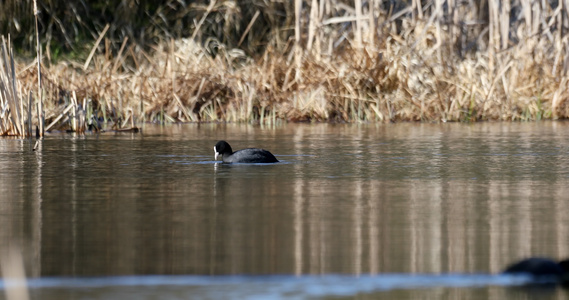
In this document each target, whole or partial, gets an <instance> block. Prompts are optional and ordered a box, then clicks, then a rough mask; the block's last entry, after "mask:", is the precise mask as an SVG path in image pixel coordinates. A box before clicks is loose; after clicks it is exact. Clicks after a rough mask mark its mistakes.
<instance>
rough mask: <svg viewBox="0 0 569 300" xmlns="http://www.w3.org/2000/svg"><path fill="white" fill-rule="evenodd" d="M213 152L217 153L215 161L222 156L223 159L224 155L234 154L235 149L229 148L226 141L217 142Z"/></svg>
mask: <svg viewBox="0 0 569 300" xmlns="http://www.w3.org/2000/svg"><path fill="white" fill-rule="evenodd" d="M213 151H214V152H215V160H217V157H219V156H220V155H221V156H222V157H223V155H231V154H233V149H231V146H229V144H228V143H227V142H226V141H219V142H217V144H215V146H214V147H213Z"/></svg>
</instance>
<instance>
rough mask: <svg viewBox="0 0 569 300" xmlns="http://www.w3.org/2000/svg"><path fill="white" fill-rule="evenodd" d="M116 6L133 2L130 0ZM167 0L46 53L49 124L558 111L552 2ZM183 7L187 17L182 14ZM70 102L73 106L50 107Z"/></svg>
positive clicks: (424, 117) (562, 113) (483, 116)
mask: <svg viewBox="0 0 569 300" xmlns="http://www.w3.org/2000/svg"><path fill="white" fill-rule="evenodd" d="M54 2H55V1H54ZM50 3H53V2H50ZM106 3H112V2H106ZM120 3H122V4H121V5H125V3H127V4H128V5H134V7H135V8H134V10H135V11H140V10H142V11H144V8H143V7H142V4H140V6H137V4H136V3H137V2H131V1H124V2H120ZM173 3H174V2H172V3H170V4H171V5H173V6H171V7H169V8H166V7H160V8H158V9H157V10H158V11H161V12H162V13H163V16H162V17H163V18H164V20H162V21H160V22H158V23H156V24H155V25H152V26H150V27H149V28H147V29H145V30H146V31H144V32H145V33H149V32H151V30H152V28H154V29H156V31H152V32H154V33H155V34H153V35H151V36H152V39H151V41H148V40H145V41H143V42H142V43H141V37H140V36H139V35H136V34H132V35H129V34H127V32H123V33H124V34H122V35H117V34H116V33H117V32H118V31H117V30H118V29H117V28H118V27H117V24H116V23H110V24H109V25H108V26H94V27H92V28H91V29H90V30H92V31H90V35H91V36H92V37H93V41H95V39H97V41H96V42H94V44H91V49H93V50H94V51H93V52H92V55H89V56H88V57H86V58H83V59H67V60H63V61H53V60H49V58H48V60H49V62H50V63H49V64H48V65H46V66H44V68H45V69H44V70H43V72H45V74H43V76H44V78H43V82H44V87H43V95H44V96H45V101H46V115H45V119H46V121H47V123H48V124H49V123H52V124H53V125H52V126H51V127H50V129H53V128H69V127H72V125H70V124H71V122H63V123H58V122H60V121H62V120H66V119H67V120H71V119H74V118H76V116H77V115H78V114H77V109H83V110H87V108H85V105H87V104H89V105H90V108H89V110H90V111H91V113H92V115H90V116H88V117H86V122H85V124H87V123H89V122H91V124H95V123H96V122H100V120H103V119H104V120H108V119H110V120H113V121H114V122H115V123H116V124H117V126H118V127H120V126H122V125H126V124H129V122H132V123H136V122H143V121H155V122H161V123H168V122H217V121H226V122H263V123H268V122H271V123H273V124H274V123H275V122H279V121H340V122H362V121H363V122H394V121H439V122H441V121H442V122H445V121H469V122H470V121H480V120H538V119H563V118H567V117H568V116H569V107H568V106H567V92H566V89H567V83H568V80H567V78H568V77H567V66H568V59H569V54H568V52H567V46H568V40H567V36H565V32H566V31H567V30H566V28H565V27H566V26H567V18H566V17H565V16H566V14H567V12H568V9H567V7H566V6H564V5H563V3H562V2H554V1H525V0H512V1H506V2H503V1H497V0H489V1H482V2H478V1H457V0H446V1H445V0H430V1H427V0H424V1H420V0H410V1H395V2H393V1H380V0H372V1H353V2H352V1H341V0H310V1H301V0H295V1H291V2H287V1H285V2H282V1H276V0H275V1H256V0H253V1H248V2H247V3H245V2H242V1H237V2H236V1H229V0H218V1H210V2H205V1H204V2H200V1H198V2H194V3H193V4H191V5H186V6H183V4H181V2H175V4H173ZM109 5H110V4H109ZM180 5H181V6H180ZM172 7H175V8H176V9H177V10H178V13H179V15H178V17H172V15H171V13H172V11H170V10H169V9H172ZM121 8H122V6H121ZM166 10H167V11H168V12H166ZM157 14H158V12H151V11H150V10H147V11H145V14H144V15H146V17H147V18H149V19H151V20H154V19H152V18H155V17H156V16H157ZM190 16H191V18H192V20H195V22H190V23H186V22H187V19H186V18H190ZM44 18H45V16H44ZM94 19H96V20H101V16H96V17H94ZM127 19H128V18H127ZM105 21H106V20H105ZM131 21H132V20H131ZM44 22H46V21H45V20H44ZM141 22H143V23H144V21H141ZM132 24H134V25H132V26H135V25H136V24H135V22H132ZM180 25H187V26H186V27H184V26H182V28H181V27H180ZM85 26H86V25H85ZM103 27H104V28H103ZM127 27H128V26H127ZM132 28H134V27H132ZM157 28H160V30H161V31H160V30H157ZM45 46H46V49H48V48H49V47H48V45H45ZM37 76H38V73H37V71H35V70H34V69H33V68H24V69H23V71H22V72H20V73H19V74H18V79H19V80H21V82H22V89H23V90H24V91H29V90H30V88H31V87H32V82H34V80H36V81H37ZM82 103H85V105H82ZM70 105H74V107H75V108H74V110H75V117H73V115H70V116H62V115H64V113H67V112H70V111H73V109H71V108H70ZM66 111H67V112H66ZM60 116H61V117H60ZM57 118H59V120H58V122H55V123H54V121H55V120H56V119H57ZM127 121H128V122H127ZM84 126H87V125H84Z"/></svg>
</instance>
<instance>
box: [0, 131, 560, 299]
mask: <svg viewBox="0 0 569 300" xmlns="http://www.w3.org/2000/svg"><path fill="white" fill-rule="evenodd" d="M221 139H224V140H227V141H228V142H229V143H230V144H231V146H232V147H233V149H234V150H235V149H241V148H247V147H259V148H265V149H267V150H270V151H271V152H272V153H273V154H275V156H276V157H277V158H278V159H279V160H281V162H280V163H278V164H273V165H225V164H220V163H216V162H215V161H213V145H214V144H215V142H216V141H217V140H221ZM34 142H35V141H30V140H21V139H20V140H18V139H0V193H1V194H0V239H1V243H2V245H4V247H3V248H4V249H5V248H7V247H5V246H6V245H16V246H18V247H20V249H21V252H22V255H23V261H24V267H25V272H26V274H27V276H28V277H32V278H33V279H31V280H30V281H29V282H28V285H29V291H30V295H31V297H32V298H34V299H66V298H67V299H79V298H89V299H93V298H100V299H110V298H120V299H128V298H132V299H140V298H160V299H168V298H170V299H188V298H196V299H199V298H204V299H224V298H225V299H228V298H234V299H237V298H258V299H270V298H273V299H278V298H299V299H302V298H307V297H308V298H310V297H312V298H319V299H320V298H329V297H332V298H334V299H337V298H338V297H339V298H352V297H358V299H394V298H397V299H416V298H418V297H421V298H423V299H489V298H495V299H505V298H508V299H534V297H538V298H536V299H569V295H568V294H569V292H568V291H566V290H563V289H554V288H552V289H539V290H537V291H536V290H535V289H526V288H520V287H516V286H517V285H519V284H520V280H522V281H523V280H525V279H520V278H510V277H506V276H491V275H489V274H494V273H497V272H500V270H502V269H503V268H504V266H506V265H507V264H508V263H510V262H512V261H513V260H516V259H520V258H524V257H527V256H549V257H553V258H564V257H569V206H568V205H567V203H568V200H569V193H568V192H569V185H568V182H569V123H564V122H554V123H552V122H542V123H531V124H522V123H514V124H510V123H485V124H472V125H468V124H394V125H385V124H379V125H376V124H369V125H353V124H348V125H346V124H336V125H335V124H292V125H285V126H281V127H270V128H267V127H259V126H250V125H219V124H206V125H193V124H192V125H176V126H167V127H159V126H153V125H145V127H144V129H143V133H142V134H130V133H122V134H115V133H105V134H100V135H87V136H80V137H78V136H72V135H63V134H62V135H58V134H53V135H50V136H48V137H47V138H46V139H45V140H43V142H42V143H41V145H40V149H39V150H38V151H36V152H33V151H31V147H32V146H33V143H34ZM2 251H3V252H5V251H4V250H2ZM150 275H151V276H150ZM212 275H216V276H212ZM111 276H112V277H111ZM4 284H5V283H3V284H2V285H0V287H2V290H6V289H5V285H4ZM0 297H4V295H2V296H0Z"/></svg>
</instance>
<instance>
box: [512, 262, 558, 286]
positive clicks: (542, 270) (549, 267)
mask: <svg viewBox="0 0 569 300" xmlns="http://www.w3.org/2000/svg"><path fill="white" fill-rule="evenodd" d="M504 273H506V274H524V273H525V274H530V275H533V276H535V277H536V278H542V277H548V278H557V279H558V280H559V281H561V282H567V281H569V259H568V260H562V261H560V262H556V261H554V260H551V259H549V258H543V257H532V258H527V259H524V260H521V261H519V262H517V263H514V264H511V265H510V266H509V267H507V268H506V270H505V271H504Z"/></svg>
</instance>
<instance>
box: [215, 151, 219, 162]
mask: <svg viewBox="0 0 569 300" xmlns="http://www.w3.org/2000/svg"><path fill="white" fill-rule="evenodd" d="M218 156H219V152H215V160H217V157H218Z"/></svg>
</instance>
